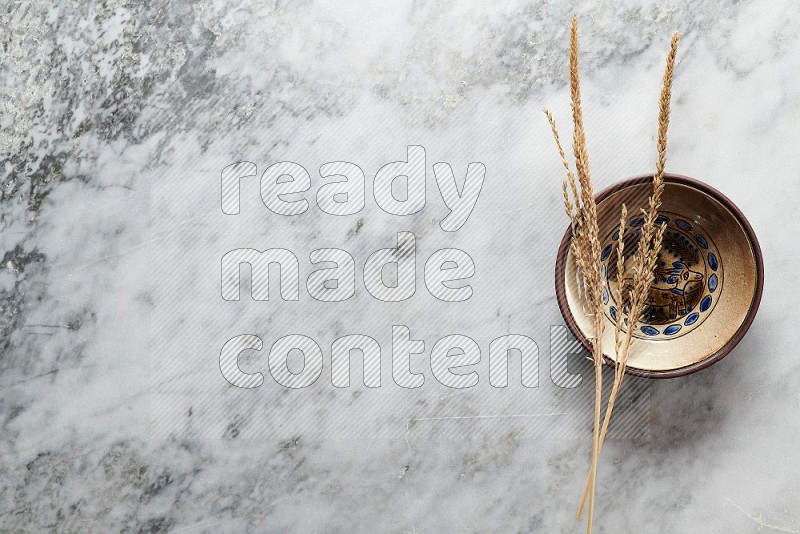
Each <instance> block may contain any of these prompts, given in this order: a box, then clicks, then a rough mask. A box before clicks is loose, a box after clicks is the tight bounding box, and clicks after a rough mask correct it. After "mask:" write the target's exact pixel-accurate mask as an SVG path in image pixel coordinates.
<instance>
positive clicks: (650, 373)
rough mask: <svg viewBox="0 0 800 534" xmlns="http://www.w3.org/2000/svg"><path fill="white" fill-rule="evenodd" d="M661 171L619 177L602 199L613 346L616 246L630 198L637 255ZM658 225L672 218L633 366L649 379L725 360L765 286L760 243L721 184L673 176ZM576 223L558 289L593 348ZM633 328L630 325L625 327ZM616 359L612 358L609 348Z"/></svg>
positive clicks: (629, 248) (629, 239)
mask: <svg viewBox="0 0 800 534" xmlns="http://www.w3.org/2000/svg"><path fill="white" fill-rule="evenodd" d="M651 183H652V177H651V176H641V177H637V178H632V179H629V180H625V181H623V182H620V183H618V184H616V185H614V186H612V187H611V188H609V189H607V190H605V191H603V192H602V193H600V194H599V195H598V196H597V217H598V224H599V227H600V240H601V245H602V246H603V249H602V253H601V260H602V262H603V267H602V274H603V279H604V287H603V303H604V311H605V315H606V318H607V320H608V323H607V326H606V328H605V333H604V338H603V346H604V347H613V346H614V323H615V321H616V316H617V313H618V310H619V309H620V306H622V305H624V303H619V302H616V299H615V295H616V294H617V293H616V285H617V283H618V276H617V259H616V254H617V253H616V250H617V249H616V243H617V241H618V240H619V229H618V227H619V214H620V209H621V207H622V204H623V203H625V204H626V206H627V207H628V213H629V214H633V215H631V216H630V218H629V220H628V224H627V228H626V231H625V236H624V241H625V247H624V249H623V250H624V252H625V253H626V254H625V258H626V259H627V258H628V257H629V256H630V255H632V254H634V253H635V252H636V247H637V242H638V238H639V227H641V225H642V224H644V220H643V217H642V214H641V211H640V209H639V208H643V207H645V206H646V205H647V199H648V197H649V196H650V193H651V191H652V186H651ZM661 204H662V205H661V209H660V210H659V218H658V222H659V223H661V222H663V223H666V225H667V228H666V231H665V233H664V240H663V243H662V246H661V252H660V253H659V256H658V262H657V265H656V269H655V272H654V273H653V281H652V283H651V286H650V292H649V296H648V306H647V309H646V310H645V313H644V314H643V316H642V317H641V318H640V319H639V321H637V322H636V324H634V325H633V329H634V330H633V336H634V338H635V341H634V343H633V345H632V346H631V352H630V354H629V356H628V367H627V372H628V373H630V374H633V375H637V376H644V377H650V378H669V377H675V376H683V375H686V374H689V373H693V372H695V371H698V370H700V369H703V368H704V367H708V366H709V365H711V364H713V363H714V362H716V361H719V360H721V359H722V358H723V357H725V356H726V355H727V354H728V353H729V352H730V351H731V350H732V349H733V347H734V346H735V345H736V344H737V343H738V342H739V340H741V338H742V337H743V336H744V334H745V332H747V329H748V328H749V327H750V324H751V323H752V321H753V318H754V317H755V314H756V311H757V309H758V305H759V302H760V301H761V292H762V288H763V284H764V266H763V261H762V257H761V249H760V248H759V246H758V240H757V239H756V236H755V234H754V233H753V229H752V228H751V227H750V224H749V223H748V222H747V220H746V219H745V217H744V215H742V213H741V212H740V211H739V209H738V208H737V207H736V206H735V205H734V204H733V202H731V201H730V200H729V199H728V198H726V197H725V196H724V195H723V194H722V193H720V192H719V191H717V190H716V189H714V188H712V187H710V186H708V185H706V184H704V183H702V182H699V181H697V180H694V179H692V178H687V177H685V176H679V175H674V174H667V175H665V177H664V193H663V196H662V203H661ZM571 239H572V231H571V229H568V230H567V232H566V234H565V235H564V239H563V240H562V242H561V246H560V247H559V250H558V257H557V259H556V296H557V297H558V305H559V307H560V308H561V314H562V315H563V316H564V319H565V321H566V322H567V326H568V327H569V329H570V330H571V331H572V333H573V334H574V335H575V337H576V338H577V339H578V340H579V341H580V342H581V343H582V344H583V345H584V347H586V348H587V350H588V349H589V342H588V340H587V335H588V333H589V332H590V331H591V322H590V317H589V315H588V314H587V311H586V310H585V309H584V306H583V304H582V303H581V301H580V299H579V297H578V289H579V287H578V275H577V272H576V271H577V269H576V266H575V262H574V258H573V257H572V254H571V253H570V251H569V244H570V241H571ZM627 327H629V325H626V328H627ZM606 360H607V363H609V364H612V365H613V360H612V359H611V357H610V356H609V355H608V352H606Z"/></svg>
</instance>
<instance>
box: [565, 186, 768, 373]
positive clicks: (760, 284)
mask: <svg viewBox="0 0 800 534" xmlns="http://www.w3.org/2000/svg"><path fill="white" fill-rule="evenodd" d="M652 180H653V175H652V174H645V175H641V176H636V177H633V178H628V179H627V180H623V181H621V182H618V183H616V184H614V185H612V186H611V187H608V188H607V189H604V190H603V191H601V192H600V193H598V195H597V197H596V202H597V203H598V204H599V203H600V202H601V201H602V200H603V199H605V198H606V197H607V196H609V195H611V194H612V193H615V192H616V191H619V190H620V189H624V188H626V187H630V186H632V185H638V184H642V183H647V182H652ZM664 182H665V183H675V184H682V185H687V186H690V187H693V188H695V189H699V190H700V191H702V192H704V193H706V194H708V195H709V196H710V197H712V198H714V199H715V200H717V201H718V202H720V203H721V204H722V205H723V206H725V207H726V208H727V209H728V210H729V211H730V212H731V213H733V215H734V217H735V218H736V219H737V220H738V221H739V224H741V225H742V228H744V231H745V234H747V238H748V239H749V241H750V246H751V248H752V249H753V255H754V256H755V260H756V270H757V271H758V273H757V276H758V280H756V291H755V294H754V295H753V300H752V302H751V303H750V308H749V309H748V312H747V316H745V318H744V321H743V322H742V324H741V325H740V326H739V329H738V330H737V331H736V333H735V334H734V335H733V337H731V339H729V340H728V342H727V343H725V345H723V346H722V348H720V349H719V350H718V351H717V352H715V353H714V354H712V355H711V356H708V357H707V358H705V359H703V360H701V361H699V362H695V363H693V364H691V365H687V366H685V367H679V368H677V369H669V370H666V371H651V370H648V369H639V368H637V367H630V366H629V367H626V369H625V372H626V373H628V374H630V375H633V376H639V377H643V378H675V377H679V376H686V375H689V374H692V373H696V372H697V371H699V370H701V369H705V368H706V367H708V366H710V365H712V364H714V363H716V362H718V361H720V360H721V359H722V358H724V357H725V356H727V355H728V353H729V352H730V351H732V350H733V348H734V347H735V346H736V345H737V344H738V343H739V341H741V339H742V338H743V337H744V335H745V334H746V333H747V330H748V329H749V328H750V325H751V324H752V323H753V319H755V317H756V312H757V311H758V306H759V304H760V303H761V293H762V292H763V290H764V259H763V257H762V255H761V247H760V246H759V244H758V239H757V238H756V234H755V232H753V227H752V226H750V223H749V222H748V221H747V218H746V217H745V216H744V214H743V213H742V212H741V210H739V208H738V207H736V204H734V203H733V202H732V201H731V199H729V198H728V197H726V196H725V195H723V194H722V193H720V192H719V191H717V190H716V189H714V188H713V187H711V186H710V185H708V184H706V183H703V182H701V181H699V180H696V179H694V178H689V177H688V176H682V175H680V174H664ZM571 239H572V228H571V227H569V228H567V231H566V233H564V238H563V239H562V240H561V245H559V247H558V255H557V256H556V299H557V300H558V307H559V309H560V310H561V315H562V316H563V317H564V320H565V321H566V322H567V327H568V328H569V329H570V331H571V332H572V335H574V336H575V337H576V338H577V339H578V341H580V343H581V345H583V347H584V348H585V349H586V350H588V351H589V352H590V353H591V350H592V349H591V345H590V344H589V341H588V340H587V339H586V338H585V337H584V336H583V334H582V333H581V331H580V329H579V328H578V324H577V323H576V322H575V317H573V315H572V312H571V311H570V309H569V306H568V304H567V296H566V291H565V287H564V270H565V269H566V256H567V250H568V248H569V243H570V240H571ZM604 360H605V363H606V365H609V366H611V367H613V366H614V361H613V360H612V359H611V358H609V357H608V356H605V355H604Z"/></svg>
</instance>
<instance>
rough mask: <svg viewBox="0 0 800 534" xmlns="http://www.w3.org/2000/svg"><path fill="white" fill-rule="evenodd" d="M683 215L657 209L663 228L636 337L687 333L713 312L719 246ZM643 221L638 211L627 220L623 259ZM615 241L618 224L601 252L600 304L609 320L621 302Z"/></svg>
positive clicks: (632, 248)
mask: <svg viewBox="0 0 800 534" xmlns="http://www.w3.org/2000/svg"><path fill="white" fill-rule="evenodd" d="M686 219H687V218H683V217H681V216H680V215H677V214H674V213H669V212H665V213H660V214H659V215H658V217H657V218H656V221H657V222H658V223H659V224H662V223H664V224H666V225H667V229H666V231H665V232H664V238H663V241H662V247H661V251H660V253H659V255H658V260H657V263H656V267H655V270H654V273H653V282H652V284H651V286H650V288H649V294H648V301H647V307H646V310H645V313H644V314H643V315H642V317H641V318H640V319H639V320H638V321H637V323H638V324H637V325H636V326H637V327H636V328H635V329H634V335H635V336H636V337H646V338H649V339H653V338H655V339H669V338H673V337H680V336H683V335H686V334H688V333H689V332H691V331H692V330H694V329H695V328H697V327H698V326H699V325H700V324H701V323H702V322H703V320H704V319H705V317H707V316H708V315H709V314H710V313H712V312H713V309H714V307H715V305H716V303H717V302H718V301H719V299H718V298H714V297H713V296H712V293H715V292H716V291H717V288H720V287H721V286H722V275H723V270H722V265H721V263H720V260H719V251H718V249H717V248H716V246H715V245H714V243H713V241H712V240H711V239H710V238H709V236H708V233H707V232H705V230H703V229H702V228H700V227H699V225H695V224H693V223H690V222H688V221H687V220H686ZM643 223H644V220H643V219H642V217H641V215H637V216H633V217H631V218H630V219H629V221H628V228H629V230H628V231H626V232H625V238H624V241H625V251H626V252H627V253H626V254H625V261H627V260H628V259H629V257H630V253H631V252H635V250H636V241H637V240H638V239H639V236H640V234H641V229H640V227H641V226H642V224H643ZM615 242H617V243H618V242H619V230H618V228H613V229H611V230H609V234H608V237H607V238H606V240H605V245H606V246H605V247H604V248H603V250H602V252H601V260H602V262H603V265H602V268H601V272H602V274H603V278H604V280H605V281H606V284H605V286H604V288H603V304H604V306H605V308H606V313H607V315H608V316H610V318H611V320H612V321H613V322H616V320H617V313H618V310H619V307H620V303H619V302H616V298H615V295H616V292H615V290H616V285H617V284H618V280H617V272H616V271H617V256H616V254H614V250H615V249H616V247H617V246H618V245H617V244H615ZM626 323H627V318H626Z"/></svg>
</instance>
